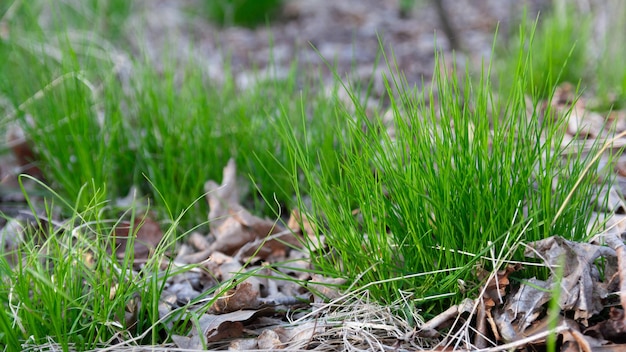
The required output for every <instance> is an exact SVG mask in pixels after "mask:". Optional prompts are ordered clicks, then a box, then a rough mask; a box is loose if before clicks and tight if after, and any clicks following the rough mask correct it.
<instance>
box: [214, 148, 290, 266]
mask: <svg viewBox="0 0 626 352" xmlns="http://www.w3.org/2000/svg"><path fill="white" fill-rule="evenodd" d="M205 191H206V192H207V199H208V202H209V207H210V212H209V220H210V221H211V232H212V234H213V235H214V236H215V242H213V243H212V244H211V245H210V247H209V249H210V250H211V251H219V252H222V253H225V254H233V253H235V252H236V251H237V250H239V249H240V248H241V247H242V246H244V245H247V244H250V243H253V242H254V241H255V240H257V239H264V238H266V237H267V236H269V235H273V234H276V233H279V232H281V231H283V229H282V228H281V227H280V226H278V225H277V224H276V223H275V222H274V221H270V220H267V219H261V218H259V217H257V216H254V215H252V214H251V213H250V212H249V211H247V210H246V209H244V208H243V207H242V206H241V205H240V204H239V203H238V201H239V199H238V198H239V194H238V192H237V184H236V168H235V162H234V161H233V160H232V159H231V160H230V161H229V162H228V165H226V167H225V168H224V177H223V181H222V185H221V186H218V185H217V183H215V182H214V181H208V182H207V183H206V184H205ZM261 244H263V245H266V244H267V243H265V242H264V241H261V243H259V245H261ZM257 249H258V246H257V247H255V248H251V249H250V251H247V252H246V253H247V254H248V255H251V254H252V253H255V252H256V251H257ZM278 250H285V246H284V244H282V243H280V242H274V243H272V244H271V247H268V248H266V249H265V251H263V252H259V253H258V254H257V256H259V257H261V258H266V257H267V256H269V255H270V254H271V253H273V252H275V251H278Z"/></svg>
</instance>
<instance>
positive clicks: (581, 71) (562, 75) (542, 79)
mask: <svg viewBox="0 0 626 352" xmlns="http://www.w3.org/2000/svg"><path fill="white" fill-rule="evenodd" d="M553 5H554V6H553V9H552V11H551V12H548V13H547V14H542V15H541V16H540V17H539V18H538V19H537V22H536V23H535V26H528V25H527V24H526V23H525V22H524V23H522V25H521V29H520V33H519V35H518V37H517V40H513V41H511V44H510V48H509V51H508V52H507V54H506V55H504V57H505V58H506V62H505V63H504V65H503V66H504V67H503V68H502V69H501V70H500V71H502V72H506V73H503V76H504V77H507V78H508V77H509V76H510V74H511V73H512V72H513V71H514V70H515V69H516V68H517V67H518V65H517V61H516V60H517V59H516V58H517V57H518V56H519V53H520V52H522V51H523V52H526V53H528V52H532V61H531V62H530V63H529V66H528V70H529V72H528V73H529V74H528V77H527V82H525V83H524V91H525V92H527V93H529V94H532V95H534V96H537V97H541V98H546V97H548V96H549V95H550V94H551V92H552V90H553V89H554V87H556V86H558V85H559V84H560V83H561V82H570V83H573V84H574V85H576V84H577V83H578V82H579V81H581V80H582V79H584V78H586V77H585V74H586V73H587V70H588V63H589V61H588V59H589V38H590V21H591V17H590V14H582V13H580V12H579V11H577V10H576V7H575V6H576V5H575V4H573V3H568V2H565V1H562V0H554V2H553ZM525 20H526V19H523V21H525ZM522 38H523V40H520V39H522ZM508 83H510V80H508V79H507V81H504V85H506V84H508ZM513 89H514V88H513Z"/></svg>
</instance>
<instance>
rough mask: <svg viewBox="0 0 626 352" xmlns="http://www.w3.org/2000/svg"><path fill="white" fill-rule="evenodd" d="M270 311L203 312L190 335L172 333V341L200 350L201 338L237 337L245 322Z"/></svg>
mask: <svg viewBox="0 0 626 352" xmlns="http://www.w3.org/2000/svg"><path fill="white" fill-rule="evenodd" d="M272 312H273V310H271V309H261V310H240V311H236V312H232V313H225V314H204V315H202V316H201V317H200V319H198V323H199V324H200V326H199V327H198V328H192V329H191V336H179V335H174V336H172V341H174V343H175V344H176V346H177V347H178V348H181V349H188V350H202V346H203V344H202V339H204V340H205V342H207V343H210V342H216V341H221V340H223V339H231V338H235V337H239V336H241V335H242V334H243V330H244V326H245V324H246V323H248V322H249V321H250V320H252V319H254V318H256V317H257V316H260V315H265V314H269V313H272ZM198 331H200V332H201V333H202V336H203V338H201V337H200V335H198Z"/></svg>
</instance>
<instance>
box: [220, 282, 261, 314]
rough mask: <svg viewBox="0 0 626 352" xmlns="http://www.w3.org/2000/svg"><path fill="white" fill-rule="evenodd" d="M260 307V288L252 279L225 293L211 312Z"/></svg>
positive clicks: (228, 311) (227, 311)
mask: <svg viewBox="0 0 626 352" xmlns="http://www.w3.org/2000/svg"><path fill="white" fill-rule="evenodd" d="M251 279H254V278H251ZM259 307H260V302H259V288H258V287H257V285H253V284H252V283H251V282H250V281H244V282H241V283H240V284H238V285H237V287H235V288H234V289H231V290H228V291H227V292H225V293H223V294H222V295H221V296H220V297H219V298H218V299H217V300H216V301H215V303H213V305H212V306H211V308H209V312H210V313H214V314H218V313H230V312H234V311H238V310H244V309H257V308H259Z"/></svg>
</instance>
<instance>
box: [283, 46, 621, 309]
mask: <svg viewBox="0 0 626 352" xmlns="http://www.w3.org/2000/svg"><path fill="white" fill-rule="evenodd" d="M521 43H523V39H522V40H521ZM518 57H519V60H518V66H517V68H516V70H515V71H513V72H514V75H513V77H512V82H513V88H512V90H511V92H510V94H509V95H508V96H499V95H497V94H496V91H495V90H494V88H493V87H492V85H491V83H490V82H491V81H492V74H491V72H490V67H487V68H485V70H484V71H483V72H482V73H481V75H480V76H479V77H478V78H477V79H476V78H474V77H470V75H469V74H467V73H466V74H465V75H459V73H458V72H456V70H455V67H445V66H443V65H441V63H442V62H444V60H443V57H441V56H440V57H439V59H440V60H438V62H439V63H440V65H439V66H438V67H437V68H436V70H435V77H434V79H433V82H432V86H431V87H432V88H431V90H430V91H428V92H424V93H415V92H412V91H409V90H407V89H406V88H405V87H407V84H406V82H403V81H402V79H403V78H402V76H401V75H399V74H398V75H394V76H392V77H389V78H388V80H387V82H388V84H387V87H388V89H387V92H388V94H387V97H386V98H388V99H389V101H390V104H391V107H390V114H392V115H393V131H394V136H393V137H390V134H389V133H388V127H387V126H386V125H385V124H384V122H383V120H382V119H381V118H369V117H368V116H366V114H365V113H364V109H363V108H362V107H360V105H359V102H358V100H357V99H354V100H353V102H354V104H355V105H356V106H357V109H356V113H354V114H350V115H348V114H347V113H346V112H341V113H340V114H342V113H343V116H342V117H340V118H343V119H345V120H346V121H349V122H348V123H347V125H346V128H345V129H340V128H337V127H334V128H336V129H335V131H336V132H335V134H336V135H337V136H339V141H338V143H337V144H336V145H335V147H336V149H337V152H336V153H335V155H324V156H320V157H318V158H312V157H310V156H308V152H307V150H306V145H307V144H306V141H305V142H304V143H302V142H301V141H300V140H298V139H297V138H295V137H294V136H293V135H292V134H290V133H289V129H288V128H284V129H283V137H284V138H286V140H288V142H289V144H288V145H289V149H290V152H291V155H292V158H293V160H294V163H295V165H297V168H298V170H299V172H301V174H302V175H303V178H304V179H305V180H306V182H307V183H309V184H311V187H310V198H311V199H310V203H311V204H310V205H309V204H307V199H305V198H304V197H300V198H299V201H300V202H299V206H300V207H301V208H302V209H306V210H307V211H308V212H309V215H308V216H309V217H310V218H311V219H314V223H315V228H317V229H318V233H317V236H318V238H317V241H323V242H324V241H325V244H326V246H325V247H324V248H321V249H320V248H317V247H314V244H312V243H309V248H310V250H311V253H312V260H313V262H314V265H315V266H316V267H317V268H319V269H320V270H322V271H324V272H327V273H329V274H330V275H332V276H337V277H344V278H346V279H347V281H348V282H358V285H359V286H362V285H367V284H368V283H370V282H377V283H379V284H377V285H375V286H372V287H370V290H371V292H372V296H373V297H375V298H376V299H379V300H381V301H383V302H387V303H391V302H395V301H397V300H398V299H401V297H402V296H403V295H405V294H406V292H410V293H411V294H412V295H413V296H414V297H415V299H416V300H417V301H418V302H420V303H419V305H420V306H421V307H422V308H423V309H425V310H426V311H429V310H430V309H433V308H435V307H439V308H443V307H446V306H447V305H448V304H449V303H451V301H452V302H457V301H459V300H460V299H461V298H463V297H466V296H468V295H474V294H476V290H477V289H478V288H479V287H480V282H479V280H478V279H477V276H476V270H477V268H479V267H480V268H483V269H486V270H492V269H497V268H490V267H489V265H490V263H489V262H487V261H484V260H482V259H481V256H483V255H485V254H486V253H488V252H490V251H497V250H498V249H499V248H506V247H507V245H508V244H507V243H506V242H505V239H507V238H516V237H518V235H519V234H520V233H521V231H522V230H524V236H523V238H522V240H523V241H525V242H530V241H534V240H539V239H542V238H545V237H548V236H551V235H557V234H558V235H561V236H563V237H565V238H568V239H574V240H584V239H585V238H586V237H587V236H588V233H587V232H586V231H587V228H588V226H587V225H589V224H591V222H592V211H593V210H594V205H595V201H596V198H595V191H596V190H597V189H598V187H600V186H602V185H604V184H606V182H609V180H608V178H601V177H600V174H599V172H600V171H598V169H597V160H595V159H593V160H592V157H593V155H594V151H598V150H599V146H600V145H599V144H598V143H596V144H594V146H593V147H592V150H593V151H592V152H590V153H588V154H585V153H564V152H565V150H566V149H567V148H568V146H567V145H566V144H565V143H563V140H564V135H565V128H564V126H565V125H564V124H565V121H566V116H564V115H559V114H557V113H556V112H554V111H552V110H551V108H550V107H549V106H548V107H545V108H544V107H543V106H542V105H541V104H540V103H539V92H535V93H536V94H535V95H534V96H532V97H531V100H530V101H529V100H528V99H527V97H526V95H525V93H526V87H527V86H526V83H527V82H529V81H531V79H532V78H531V75H532V74H533V72H532V62H533V58H532V55H531V53H530V52H528V53H524V52H520V54H519V56H518ZM510 74H511V73H509V75H510ZM349 91H350V90H349ZM394 92H399V93H398V94H395V93H394ZM578 151H579V152H582V150H578ZM563 155H567V156H566V157H564V156H563ZM590 163H591V165H590V167H588V168H587V166H588V165H589V164H590ZM332 165H340V167H339V170H338V177H336V173H335V170H334V169H333V167H332ZM329 166H330V167H329ZM579 180H580V181H581V182H578V181H579ZM295 182H299V180H295V179H294V183H295ZM513 245H516V244H515V243H514V244H513ZM519 255H520V253H519V251H518V256H519ZM508 259H512V258H508ZM423 272H435V274H433V275H429V276H414V274H416V273H423ZM388 278H403V279H400V280H393V281H388V280H386V279H388ZM446 293H448V294H446ZM435 309H436V308H435Z"/></svg>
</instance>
